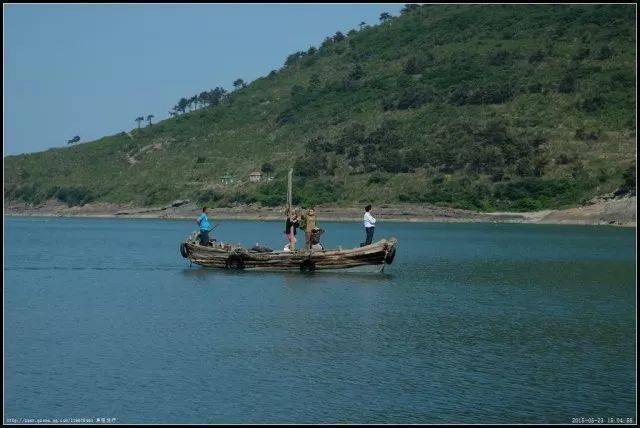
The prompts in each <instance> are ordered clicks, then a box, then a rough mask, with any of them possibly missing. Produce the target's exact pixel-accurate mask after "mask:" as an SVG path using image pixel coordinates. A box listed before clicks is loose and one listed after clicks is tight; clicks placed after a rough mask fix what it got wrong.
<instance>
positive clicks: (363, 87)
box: [4, 5, 636, 211]
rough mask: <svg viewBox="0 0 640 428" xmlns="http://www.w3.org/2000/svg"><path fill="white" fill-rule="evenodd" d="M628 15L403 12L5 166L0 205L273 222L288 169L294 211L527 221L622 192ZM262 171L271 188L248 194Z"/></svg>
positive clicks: (577, 9) (612, 11)
mask: <svg viewBox="0 0 640 428" xmlns="http://www.w3.org/2000/svg"><path fill="white" fill-rule="evenodd" d="M635 17H636V11H635V6H634V5H426V6H422V7H408V8H406V9H405V10H404V11H403V13H402V15H401V16H399V17H392V18H391V19H388V20H385V21H384V22H382V23H380V24H379V25H376V26H372V27H365V28H362V29H360V30H358V31H351V32H349V33H348V34H346V35H342V34H341V33H336V34H335V35H333V36H331V37H328V38H327V39H325V41H324V42H322V44H321V45H320V46H318V47H311V48H310V49H309V50H308V51H305V52H298V53H294V54H292V55H291V56H289V57H288V58H287V60H286V65H285V66H283V67H282V68H281V69H280V70H277V71H273V72H271V73H270V74H269V75H268V76H266V77H262V78H259V79H257V80H255V81H253V82H251V83H250V84H248V85H247V86H246V87H242V86H239V87H238V89H237V90H235V91H233V92H231V93H229V94H228V97H226V98H223V99H222V100H221V101H220V102H217V103H212V105H211V106H207V107H201V108H198V109H195V110H193V111H191V112H186V113H184V114H179V115H178V116H177V117H174V118H171V119H167V120H164V121H162V122H160V123H157V124H153V125H151V126H148V127H144V128H141V129H135V130H133V131H131V132H130V133H129V134H127V133H121V134H117V135H113V136H108V137H104V138H102V139H100V140H97V141H92V142H88V143H84V144H79V145H76V146H72V147H68V148H59V149H51V150H47V151H45V152H41V153H35V154H26V155H19V156H8V157H5V159H4V166H5V188H4V198H5V201H27V202H31V203H37V202H42V201H44V200H46V199H48V198H57V199H59V200H61V201H64V202H67V203H68V204H70V205H77V204H83V203H86V202H89V201H94V200H96V201H109V202H132V203H134V204H137V205H158V204H164V203H168V202H171V201H172V200H175V199H183V198H189V199H191V200H195V201H199V202H201V203H207V204H209V205H217V206H228V205H230V204H233V203H250V202H259V203H261V204H263V205H269V206H273V205H280V204H283V203H284V198H285V184H284V177H285V175H286V171H287V170H288V168H290V167H292V166H293V167H294V171H295V176H296V177H295V184H294V186H295V194H296V198H297V203H300V204H303V205H308V204H319V203H332V204H336V205H341V204H350V203H354V202H359V203H362V202H365V201H366V202H372V203H374V204H375V203H377V204H380V203H399V202H412V203H429V204H435V205H448V206H453V207H459V208H470V209H477V210H484V211H491V210H535V209H541V208H561V207H567V206H572V205H577V204H580V203H583V202H584V201H586V200H588V199H590V198H591V197H593V196H595V195H597V194H602V193H606V192H611V191H615V190H618V189H622V190H621V191H622V192H624V191H627V190H629V189H630V188H632V187H633V188H635V89H636V76H635ZM203 89H204V88H203ZM185 95H186V94H185ZM261 168H262V169H263V170H265V171H266V172H267V174H265V175H270V176H273V177H275V178H274V179H273V180H272V181H268V182H261V183H250V182H249V180H248V175H249V174H250V173H251V172H252V171H255V170H260V169H261ZM271 171H273V172H271ZM225 173H229V174H230V175H231V176H233V177H234V178H235V182H234V183H233V184H231V185H224V184H222V182H221V177H222V176H223V175H224V174H225Z"/></svg>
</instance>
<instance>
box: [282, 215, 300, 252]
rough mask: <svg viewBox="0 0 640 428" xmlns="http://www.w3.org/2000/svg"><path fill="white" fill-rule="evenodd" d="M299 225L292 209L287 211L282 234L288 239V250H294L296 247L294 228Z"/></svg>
mask: <svg viewBox="0 0 640 428" xmlns="http://www.w3.org/2000/svg"><path fill="white" fill-rule="evenodd" d="M299 226H300V222H299V221H298V214H297V213H296V212H295V210H294V211H292V212H288V211H287V223H286V225H285V229H284V234H285V235H286V237H287V240H288V241H289V250H290V251H295V249H296V242H297V240H296V229H297V228H298V227H299Z"/></svg>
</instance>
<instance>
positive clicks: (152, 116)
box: [147, 114, 155, 126]
mask: <svg viewBox="0 0 640 428" xmlns="http://www.w3.org/2000/svg"><path fill="white" fill-rule="evenodd" d="M154 117H155V116H154V115H152V114H148V115H147V122H149V125H148V126H151V125H152V124H151V119H153V118H154Z"/></svg>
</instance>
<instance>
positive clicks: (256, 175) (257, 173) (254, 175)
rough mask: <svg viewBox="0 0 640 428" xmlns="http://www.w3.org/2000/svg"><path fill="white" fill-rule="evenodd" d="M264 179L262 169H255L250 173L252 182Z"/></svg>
mask: <svg viewBox="0 0 640 428" xmlns="http://www.w3.org/2000/svg"><path fill="white" fill-rule="evenodd" d="M261 179H262V173H261V172H260V171H254V172H252V173H251V174H249V181H250V182H252V183H258V182H259V181H260V180H261Z"/></svg>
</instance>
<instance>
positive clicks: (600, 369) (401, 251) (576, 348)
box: [4, 218, 636, 423]
mask: <svg viewBox="0 0 640 428" xmlns="http://www.w3.org/2000/svg"><path fill="white" fill-rule="evenodd" d="M221 223H222V225H221V226H220V227H219V228H218V229H217V230H216V232H217V233H216V237H217V238H218V239H220V240H224V241H227V242H239V243H242V244H245V245H253V244H255V243H256V242H259V243H260V244H262V245H269V246H272V247H273V248H276V247H280V246H282V245H284V243H285V241H284V239H283V236H282V231H283V230H282V229H283V225H282V224H281V223H273V222H248V221H222V222H221ZM322 227H323V228H325V229H326V231H327V232H326V233H325V235H323V242H324V243H325V245H326V246H328V247H337V246H338V245H343V246H344V247H350V246H353V245H354V244H357V243H359V242H361V241H362V240H363V236H362V235H363V232H362V230H361V228H360V225H359V224H358V223H327V222H325V223H323V224H322ZM194 228H195V223H194V222H193V221H188V222H187V221H161V220H106V219H36V218H5V269H4V277H5V278H4V279H5V283H4V364H5V365H4V369H5V371H4V376H5V385H4V393H5V396H4V400H5V401H4V404H5V411H4V414H5V421H8V420H9V419H11V418H13V419H16V420H30V419H45V418H46V419H49V420H51V419H54V418H58V419H60V420H62V419H63V418H67V419H71V418H93V419H95V418H115V421H116V422H117V423H154V422H157V423H161V422H163V423H169V422H176V423H252V422H263V423H278V422H282V423H296V422H298V423H339V422H345V423H347V422H353V423H438V422H448V423H456V422H460V423H492V422H496V423H509V422H516V423H542V422H551V423H571V421H572V418H576V417H585V418H588V417H594V418H610V417H612V418H628V417H630V418H634V422H635V401H636V364H635V353H636V346H635V338H636V324H635V297H636V287H635V269H636V266H635V258H634V256H635V229H622V228H613V227H575V226H550V225H516V224H514V225H508V224H438V223H423V224H418V223H391V222H388V223H384V222H382V221H381V222H380V224H379V226H378V227H377V228H376V238H380V237H383V236H391V235H393V236H396V237H397V238H398V240H399V242H400V246H399V248H398V253H397V256H396V260H395V262H394V264H393V265H391V266H390V267H389V268H388V269H385V274H355V273H314V274H301V273H259V272H255V273H254V272H228V271H216V270H207V269H204V268H200V267H196V266H193V267H190V266H189V263H188V262H186V261H185V260H184V259H182V258H181V257H180V254H179V251H178V246H179V243H180V241H181V240H182V239H184V238H185V237H186V236H187V235H188V234H189V233H190V232H191V231H192V230H193V229H194Z"/></svg>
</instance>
